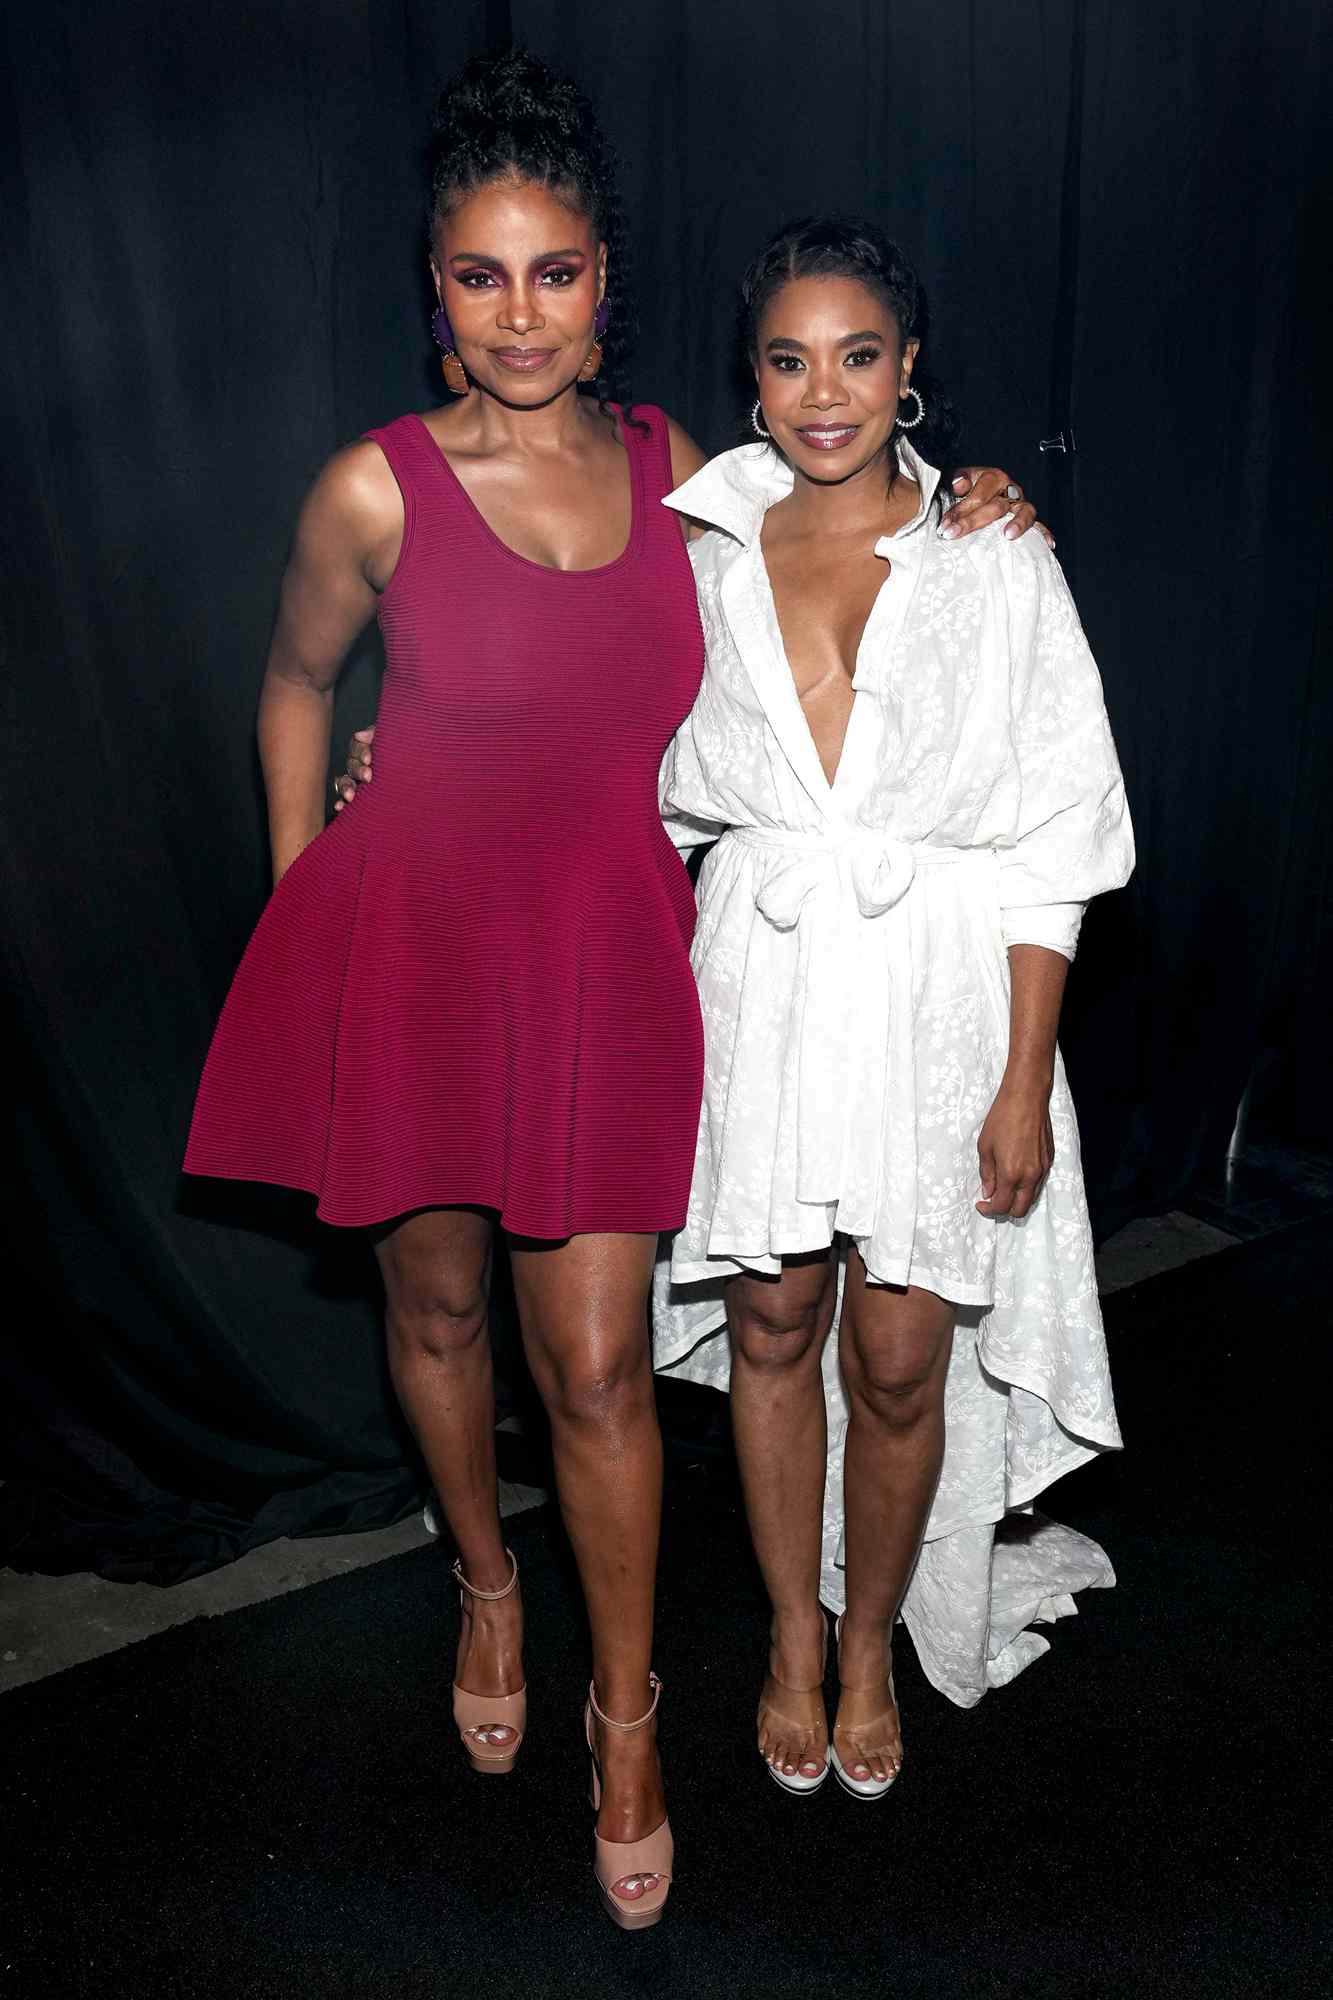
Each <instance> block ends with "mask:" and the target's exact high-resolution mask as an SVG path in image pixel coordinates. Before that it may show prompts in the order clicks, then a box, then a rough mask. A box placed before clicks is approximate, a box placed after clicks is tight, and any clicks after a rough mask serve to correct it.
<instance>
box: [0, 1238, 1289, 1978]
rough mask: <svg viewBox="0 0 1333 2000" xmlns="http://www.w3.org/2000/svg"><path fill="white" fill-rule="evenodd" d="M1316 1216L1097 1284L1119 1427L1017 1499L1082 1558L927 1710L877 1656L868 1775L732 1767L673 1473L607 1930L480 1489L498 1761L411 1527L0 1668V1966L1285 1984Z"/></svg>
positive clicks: (532, 1546) (713, 1517) (563, 1709)
mask: <svg viewBox="0 0 1333 2000" xmlns="http://www.w3.org/2000/svg"><path fill="white" fill-rule="evenodd" d="M1327 1250H1328V1242H1327V1230H1326V1227H1325V1225H1324V1223H1323V1222H1322V1221H1315V1222H1310V1223H1298V1224H1295V1225H1293V1226H1291V1227H1289V1228H1287V1229H1285V1230H1283V1231H1281V1232H1280V1233H1278V1234H1275V1235H1270V1236H1268V1237H1266V1238H1264V1239H1262V1240H1258V1241H1255V1242H1252V1243H1246V1244H1242V1245H1240V1246H1238V1247H1237V1248H1235V1249H1232V1250H1227V1251H1223V1252H1221V1253H1219V1254H1218V1255H1217V1256H1215V1257H1212V1258H1209V1259H1207V1260H1204V1261H1202V1262H1200V1263H1196V1264H1193V1265H1190V1266H1188V1267H1186V1268H1185V1269H1183V1270H1179V1271H1174V1272H1171V1273H1168V1274H1166V1275H1165V1276H1163V1277H1160V1278H1157V1279H1153V1280H1150V1281H1149V1282H1147V1283H1145V1284H1143V1285H1140V1286H1137V1287H1135V1288H1133V1289H1132V1290H1129V1291H1126V1292H1123V1293H1121V1294H1118V1295H1117V1296H1116V1297H1115V1298H1113V1299H1112V1301H1111V1302H1110V1320H1111V1328H1112V1340H1113V1352H1114V1360H1115V1365H1116V1370H1117V1380H1118V1386H1119V1393H1120V1401H1121V1411H1122V1419H1123V1422H1124V1426H1125V1431H1126V1436H1127V1440H1128V1445H1129V1450H1128V1452H1127V1454H1126V1455H1125V1457H1124V1458H1123V1459H1120V1460H1117V1461H1107V1462H1103V1463H1101V1464H1099V1465H1097V1466H1095V1467H1091V1468H1088V1469H1086V1470H1085V1471H1083V1472H1080V1473H1077V1474H1075V1475H1074V1476H1073V1477H1072V1478H1071V1479H1070V1480H1069V1481H1068V1482H1067V1483H1066V1485H1065V1487H1063V1488H1062V1489H1061V1490H1060V1491H1059V1492H1058V1494H1057V1495H1056V1496H1055V1498H1054V1502H1053V1511H1055V1512H1056V1513H1057V1514H1058V1515H1059V1516H1060V1517H1061V1518H1062V1519H1066V1520H1069V1521H1071V1522H1073V1523H1075V1524H1076V1525H1078V1526H1080V1527H1084V1528H1086V1529H1087V1530H1088V1531H1089V1532H1091V1533H1093V1534H1095V1535H1096V1536H1098V1538H1099V1539H1101V1540H1103V1541H1104V1542H1105V1543H1106V1545H1107V1546H1108V1547H1109V1549H1110V1550H1111V1553H1112V1555H1113V1558H1114V1560H1115V1562H1116V1566H1117V1569H1118V1572H1119V1587H1118V1588H1117V1589H1116V1590H1114V1591H1106V1592H1097V1593H1092V1594H1090V1595H1089V1596H1088V1597H1086V1598H1085V1599H1084V1600H1083V1604H1082V1615H1081V1616H1080V1617H1079V1618H1078V1619H1077V1620H1069V1621H1066V1622H1065V1623H1064V1624H1063V1625H1062V1626H1061V1627H1059V1628H1058V1629H1057V1630H1056V1632H1055V1633H1054V1635H1053V1650H1052V1652H1051V1653H1050V1654H1049V1655H1048V1656H1047V1657H1046V1658H1045V1659H1044V1660H1041V1661H1039V1662H1038V1663H1037V1664H1036V1665H1035V1666H1033V1667H1032V1668H1031V1669H1029V1671H1028V1672H1027V1673H1026V1674H1024V1675H1023V1676H1022V1677H1021V1678H1020V1679H1019V1680H1018V1681H1017V1682H1015V1683H1014V1684H1013V1685H1012V1686H1011V1687H1009V1688H1006V1689H1003V1690H1000V1691H999V1692H997V1693H995V1694H993V1695H991V1696H989V1697H987V1699H986V1700H985V1701H984V1702H983V1703H982V1704H981V1706H980V1707H979V1708H978V1709H976V1710H973V1711H971V1712H969V1713H963V1712H961V1711H959V1710H957V1709H955V1708H953V1707H951V1706H950V1705H949V1704H948V1703H946V1702H945V1701H944V1700H943V1699H942V1698H941V1697H940V1696H938V1695H937V1694H935V1693H934V1692H933V1691H932V1690H931V1689H929V1688H928V1687H927V1686H926V1685H925V1684H924V1683H923V1681H922V1678H921V1675H920V1673H919V1671H918V1670H917V1668H916V1666H915V1662H914V1661H913V1660H912V1658H911V1656H910V1651H907V1653H906V1657H905V1658H904V1659H903V1660H902V1662H901V1665H900V1668H899V1676H898V1678H899V1692H900V1697H901V1701H902V1707H903V1714H904V1727H905V1734H906V1742H907V1761H906V1765H905V1769H904V1773H903V1776H902V1778H901V1780H900V1781H899V1784H898V1786H897V1787H896V1788H895V1790H894V1792H893V1793H892V1794H891V1795H890V1797H889V1798H888V1799H887V1800H886V1801H885V1802H884V1803H883V1804H882V1805H876V1806H874V1807H865V1806H862V1805H859V1804H857V1803H854V1802H853V1801H852V1800H850V1799H847V1798H846V1797H844V1796H843V1795H842V1794H841V1793H840V1792H838V1791H836V1790H835V1788H834V1787H832V1786H827V1787H826V1788H825V1789H824V1791H823V1792H821V1793H820V1794H819V1795H818V1796H816V1797H815V1798H813V1799H809V1800H799V1801H798V1800H790V1799H788V1798H787V1797H785V1796H784V1795H783V1794H781V1793H779V1792H778V1790H777V1788H776V1787H775V1786H773V1785H772V1784H771V1783H770V1782H769V1781H768V1779H767V1777H766V1776H765V1775H764V1773H763V1771H762V1769H761V1767H760V1765H759V1762H758V1760H757V1758H756V1757H755V1755H754V1753H753V1750H752V1748H751V1742H752V1735H751V1720H752V1715H753V1708H754V1697H755V1692H756V1681H757V1675H758V1672H759V1668H760V1660H761V1656H762V1643H763V1612H762V1606H761V1602H760V1598H759V1594H758V1591H757V1588H756V1584H755V1579H754V1574H753V1570H752V1568H751V1565H750V1562H749V1559H748V1556H747V1554H746V1547H745V1540H744V1534H743V1527H742V1523H741V1520H740V1516H739V1511H738V1508H737V1505H736V1501H735V1497H734V1494H733V1492H732V1490H731V1488H730V1486H729V1484H728V1482H727V1480H726V1479H725V1477H724V1476H723V1474H722V1473H721V1472H719V1471H714V1472H713V1473H711V1474H708V1473H699V1474H697V1475H694V1476H691V1475H690V1474H688V1473H685V1472H678V1473H677V1474H676V1476H675V1478H674V1481H673V1486H672V1491H671V1496H670V1504H669V1508H668V1517H667V1523H666V1533H665V1545H664V1559H663V1574H662V1605H663V1611H662V1620H661V1632H660V1641H659V1652H658V1664H659V1667H660V1669H661V1671H662V1674H663V1677H664V1679H665V1681H666V1694H665V1700H664V1708H663V1730H662V1734H663V1747H664V1753H665V1756H666V1758H667V1765H668V1775H669V1780H670V1785H671V1800H672V1817H673V1825H674V1827H675V1832H676V1839H677V1884H676V1888H675V1891H674V1893H673V1898H672V1905H671V1910H670V1914H669V1917H668V1920H667V1922H666V1923H665V1924H663V1925H662V1926H661V1927H660V1928H659V1929H658V1930H657V1931H655V1932H650V1933H647V1934H644V1935H640V1936H622V1935H620V1934H619V1933H616V1932H614V1931H613V1930H612V1929H611V1927H610V1926H609V1925H608V1924H607V1922H606V1920H605V1918H604V1917H603V1916H602V1915H601V1914H600V1912H599V1910H598V1909H597V1908H596V1907H595V1905H594V1900H593V1894H592V1888H591V1878H590V1870H589V1866H588V1853H589V1846H590V1819H589V1815H588V1813H587V1811H586V1808H585V1807H584V1805H583V1803H582V1798H581V1793H582V1786H583V1782H584V1774H583V1769H582V1765H581V1762H580V1756H579V1735H580V1732H579V1705H580V1700H581V1692H582V1683H583V1680H584V1676H585V1672H586V1668H585V1665H584V1660H585V1650H584V1641H583V1635H582V1631H581V1627H580V1621H579V1616H578V1612H577V1608H576V1604H577V1600H576V1597H575V1593H574V1591H573V1589H572V1586H571V1581H570V1575H569V1570H568V1565H567V1558H566V1556H565V1554H564V1553H563V1550H562V1549H561V1547H560V1545H559V1542H558V1538H557V1534H556V1530H555V1528H554V1524H553V1523H552V1521H551V1519H550V1516H549V1513H548V1512H547V1511H546V1510H542V1511H541V1512H539V1513H536V1514H532V1515H528V1516H524V1517H522V1518H521V1519H519V1520H518V1521H517V1522H516V1523H514V1524H513V1540H514V1543H515V1546H516V1548H517V1550H518V1553H519V1556H520V1560H521V1561H522V1563H523V1565H524V1584H525V1592H526V1603H527V1607H528V1621H529V1635H530V1636H529V1671H530V1677H531V1702H532V1707H531V1717H530V1730H531V1734H530V1740H529V1743H528V1745H527V1746H525V1749H524V1753H523V1758H522V1761H521V1765H520V1768H519V1770H518V1772H517V1773H516V1774H515V1776H514V1777H513V1778H512V1779H509V1780H500V1781H497V1780H487V1779H479V1778H474V1777H472V1776H471V1774H470V1773H468V1772H467V1771H466V1770H465V1769H464V1768H463V1766H462V1764H461V1761H460V1755H459V1752H458V1750H457V1747H456V1744H455V1742H454V1740H453V1738H452V1734H451V1730H450V1725H449V1718H448V1678H449V1676H448V1668H447V1660H448V1655H449V1650H450V1648H449V1639H450V1636H451V1634H452V1631H453V1612H452V1607H451V1591H450V1587H449V1581H448V1575H447V1559H446V1557H445V1555H444V1554H443V1553H442V1552H440V1551H436V1550H427V1551H423V1552H421V1553H419V1554H413V1555H409V1556H403V1557H400V1558H398V1559H396V1560H394V1561H391V1562H386V1563H382V1564H379V1565H377V1566H375V1567H373V1568H371V1569H367V1570H362V1571H359V1572H357V1573H356V1574H354V1575H352V1576H349V1577H346V1578H341V1579H338V1580H337V1581H334V1582H330V1583H325V1584H320V1585H316V1586H314V1587H313V1588H311V1589H308V1590H305V1591H302V1592H299V1593H297V1594H295V1595H293V1596H290V1597H285V1598H282V1599H279V1600H277V1601H276V1602H272V1603H267V1604H263V1605H259V1606H255V1607H252V1608H251V1609H249V1610H245V1611H240V1612H235V1613H232V1614H231V1615H229V1616H227V1617H224V1618H219V1619H213V1620H202V1621H199V1622H197V1623H195V1624H193V1625H189V1626H186V1627H183V1628H181V1629H179V1630H177V1631H174V1632H171V1633H168V1634H165V1635H163V1636H162V1637H160V1638H156V1639H152V1640H149V1641H147V1642H145V1643H144V1644H142V1645H139V1646H135V1647H132V1648H129V1649H128V1650H126V1651H123V1652H121V1653H117V1654H115V1655H112V1656H111V1657H109V1658H107V1659H104V1660H100V1661H96V1662H93V1663H91V1664H89V1665H88V1666H84V1667H75V1668H72V1669H70V1670H69V1671H68V1672H66V1673H64V1674H61V1675H59V1676H56V1677H55V1678H54V1679H52V1680H49V1681H46V1682H42V1683H40V1684H38V1685H36V1686H34V1687H32V1688H29V1689H24V1690H20V1691H18V1692H16V1693H14V1694H12V1695H10V1697H9V1698H8V1700H7V1701H6V1703H5V1706H4V1721H5V1723H6V1725H7V1747H6V1749H5V1751H4V1752H3V1756H2V1757H0V1783H3V1788H4V1789H3V1810H4V1818H5V1820H6V1822H7V1826H6V1834H7V1838H8V1839H9V1840H10V1841H11V1842H12V1844H13V1850H14V1854H15V1857H16V1862H17V1865H16V1866H15V1867H13V1869H12V1870H11V1872H10V1880H11V1884H12V1887H13V1889H14V1890H16V1892H17V1893H16V1894H14V1895H13V1896H12V1897H11V1915H10V1918H9V1919H8V1921H7V1922H6V1924H5V1931H6V1935H5V1937H4V1940H3V1944H2V1945H0V1966H3V1967H7V1968H8V1978H9V1982H10V1983H9V1984H8V1985H7V1986H6V1985H5V1984H4V1982H3V1981H2V1980H0V1991H4V1992H5V1993H7V1994H13V1995H14V1996H16V2000H17V1996H22V2000H30V1996H33V1997H34V2000H35V1996H41V2000H48V1997H49V2000H57V1996H59V1997H60V2000H64V1996H70V2000H74V1996H82V1995H103V1996H108V2000H121V1996H131V1997H132V2000H159V1996H164V1997H165V1996H172V2000H174V1996H187V1995H188V1996H191V2000H212V1996H217V2000H232V1996H236V1997H237V2000H240V1996H253V2000H268V1996H273V2000H277V1996H283V2000H288V1996H296V1995H299V1996H302V2000H305V1996H313V2000H325V1996H343V1995H347V1996H353V1995H355V1996H365V2000H380V1996H384V2000H389V1996H394V2000H416V1996H435V1995H453V1994H475V1995H477V1996H479V2000H482V1996H489V1995H505V1996H508V1995H511V1994H512V1995H515V1996H518V1995H524V1996H529V1995H530V1996H543V1995H548V1994H549V1995H565V1994H574V1993H586V1994H590V1995H597V1996H600V1995H620V1994H662V1995H667V1994H670V1995H673V1996H681V2000H686V1996H688V2000H709V1996H713V1995H719V1996H721V1995H727V1996H737V2000H748V1996H750V1995H755V1996H759V1995H783V1996H785V1995H801V1996H812V1995H824V1994H829V1995H835V1994H839V1993H848V1994H858V1995H859V1994H867V1995H869V1994H875V1995H882V1996H885V2000H916V1996H921V2000H944V1996H950V2000H952V1996H962V1997H963V2000H972V1996H987V2000H991V1997H992V1996H994V2000H1000V1996H1005V2000H1008V1996H1013V1997H1014V2000H1019V1996H1021V2000H1057V1996H1059V2000H1084V1997H1085V1996H1098V2000H1100V1996H1117V2000H1119V1996H1138V1995H1148V1996H1155V1995H1171V1996H1177V1995H1180V1996H1184V1995H1189V1996H1194V1995H1200V1996H1202V1995H1209V1996H1211V1995H1218V1996H1223V1995H1226V1996H1231V1995H1235V1996H1245V2000H1251V1996H1268V1995H1273V1996H1278V1995H1282V1996H1288V1995H1306V1994H1314V1993H1316V1992H1318V1993H1323V1992H1324V1991H1326V1990H1327V1986H1328V1981H1327V1976H1326V1974H1327V1968H1326V1963H1325V1958H1324V1954H1325V1951H1326V1947H1327V1924H1326V1919H1327V1907H1328V1906H1327V1899H1326V1893H1325V1881H1326V1852H1325V1841H1324V1832H1325V1823H1324V1798H1325V1791H1326V1784H1327V1775H1328V1773H1327V1739H1328V1728H1327V1724H1326V1720H1325V1705H1324V1703H1325V1697H1324V1689H1323V1681H1324V1677H1325V1676H1324V1668H1325V1654H1324V1647H1323V1640H1322V1636H1321V1634H1320V1632H1319V1629H1318V1624H1317V1615H1316V1601H1317V1597H1318V1596H1319V1595H1320V1594H1321V1593H1322V1586H1323V1581H1324V1575H1325V1572H1326V1568H1327V1550H1328V1540H1327V1534H1326V1524H1325V1520H1324V1518H1323V1503H1322V1483H1323V1476H1324V1470H1323V1457H1324V1452H1325V1436H1326V1424H1325V1423H1324V1421H1323V1419H1322V1418H1321V1416H1320V1414H1319V1405H1318V1404H1317V1403H1316V1402H1315V1401H1314V1399H1313V1396H1312V1394H1311V1383H1312V1381H1313V1379H1314V1370H1315V1368H1316V1366H1317V1364H1318V1361H1319V1359H1320V1357H1321V1355H1322V1350H1323V1348H1324V1347H1325V1345H1326V1344H1327V1336H1328V1315H1327V1307H1326V1287H1327V1268H1328V1257H1327ZM904 1650H906V1649H904ZM5 1767H7V1768H5Z"/></svg>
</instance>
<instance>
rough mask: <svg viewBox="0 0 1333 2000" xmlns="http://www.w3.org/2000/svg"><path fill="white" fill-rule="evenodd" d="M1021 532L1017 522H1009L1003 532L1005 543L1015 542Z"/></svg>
mask: <svg viewBox="0 0 1333 2000" xmlns="http://www.w3.org/2000/svg"><path fill="white" fill-rule="evenodd" d="M1022 532H1023V530H1022V529H1021V528H1020V527H1019V525H1018V523H1017V521H1011V522H1010V523H1009V526H1008V527H1007V528H1006V529H1005V531H1004V539H1005V540H1006V542H1016V541H1017V540H1018V538H1019V536H1020V535H1021V534H1022Z"/></svg>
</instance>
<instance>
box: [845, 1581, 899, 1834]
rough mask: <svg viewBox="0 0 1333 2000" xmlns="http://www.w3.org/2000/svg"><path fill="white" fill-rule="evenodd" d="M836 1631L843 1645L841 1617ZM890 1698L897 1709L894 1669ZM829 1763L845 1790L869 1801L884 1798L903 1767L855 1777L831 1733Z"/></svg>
mask: <svg viewBox="0 0 1333 2000" xmlns="http://www.w3.org/2000/svg"><path fill="white" fill-rule="evenodd" d="M834 1631H835V1636H836V1638H837V1641H838V1644H839V1646H841V1644H842V1619H841V1618H839V1619H838V1621H837V1624H836V1626H835V1628H834ZM851 1692H852V1693H853V1694H859V1693H860V1692H861V1690H860V1689H859V1688H853V1689H852V1690H851ZM889 1700H890V1701H891V1702H892V1703H893V1706H894V1708H895V1709H896V1708H897V1706H898V1697H897V1694H896V1693H895V1692H894V1686H893V1673H892V1670H890V1672H889ZM884 1713H885V1715H887V1714H888V1710H887V1709H885V1711H884ZM880 1719H881V1718H880V1717H879V1716H877V1715H876V1716H874V1717H872V1718H871V1721H872V1723H873V1722H878V1721H880ZM862 1726H863V1727H866V1728H868V1727H870V1726H871V1725H870V1724H864V1725H862ZM829 1763H830V1764H831V1765H832V1766H833V1775H834V1777H835V1778H836V1779H837V1781H838V1783H839V1784H840V1785H841V1786H842V1789H843V1790H844V1792H849V1793H850V1794H851V1796H852V1798H854V1799H865V1800H867V1801H870V1800H874V1799H882V1798H883V1797H884V1795H885V1793H886V1792H888V1791H890V1790H891V1789H892V1787H893V1785H894V1784H895V1782H896V1781H897V1777H898V1771H900V1770H901V1769H902V1765H901V1764H899V1766H898V1769H897V1770H895V1771H894V1772H893V1774H892V1776H891V1777H888V1778H883V1779H881V1778H854V1777H853V1776H852V1774H851V1772H850V1771H848V1770H847V1768H846V1766H845V1765H844V1764H843V1761H842V1759H841V1757H839V1755H838V1753H837V1751H836V1750H835V1749H834V1747H833V1737H832V1735H831V1734H830V1736H829Z"/></svg>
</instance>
